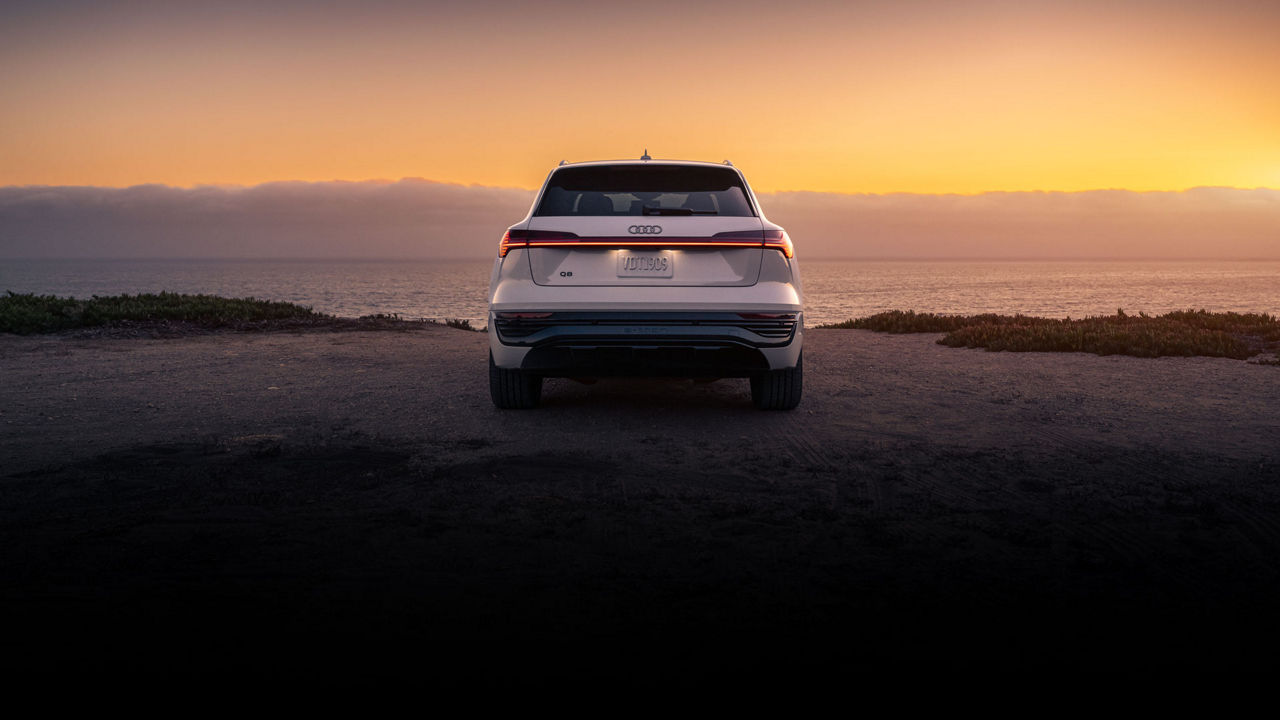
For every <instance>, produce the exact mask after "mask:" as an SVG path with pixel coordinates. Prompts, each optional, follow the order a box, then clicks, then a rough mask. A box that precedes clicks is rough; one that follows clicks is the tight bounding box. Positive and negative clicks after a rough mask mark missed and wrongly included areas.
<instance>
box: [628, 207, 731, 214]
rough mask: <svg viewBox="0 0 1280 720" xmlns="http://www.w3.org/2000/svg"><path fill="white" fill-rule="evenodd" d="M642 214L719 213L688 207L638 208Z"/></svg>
mask: <svg viewBox="0 0 1280 720" xmlns="http://www.w3.org/2000/svg"><path fill="white" fill-rule="evenodd" d="M640 214H642V215H719V214H720V213H718V212H716V211H715V210H690V209H689V208H664V207H649V206H648V205H645V206H644V207H642V208H641V209H640Z"/></svg>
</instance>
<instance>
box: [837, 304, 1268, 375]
mask: <svg viewBox="0 0 1280 720" xmlns="http://www.w3.org/2000/svg"><path fill="white" fill-rule="evenodd" d="M819 328H852V329H865V330H875V331H879V332H888V333H924V332H942V333H946V334H945V335H944V336H943V337H942V338H940V339H939V340H938V344H940V345H947V346H950V347H967V348H978V347H981V348H986V349H987V350H993V351H1009V352H1087V353H1094V354H1097V355H1132V356H1136V357H1162V356H1193V355H1199V356H1208V357H1226V358H1235V359H1241V360H1243V359H1247V358H1251V357H1254V356H1256V355H1259V354H1261V353H1266V352H1275V351H1276V350H1277V349H1278V348H1280V320H1278V319H1277V318H1276V317H1274V316H1272V315H1267V314H1263V313H1235V312H1220V313H1214V312H1208V311H1207V310H1179V311H1174V312H1170V313H1165V314H1164V315H1158V316H1151V315H1148V314H1146V313H1145V312H1139V313H1138V314H1137V315H1130V314H1128V313H1126V312H1125V311H1124V309H1122V308H1121V309H1117V310H1116V314H1115V315H1100V316H1093V317H1086V318H1082V319H1075V320H1073V319H1071V318H1065V319H1054V318H1041V317H1031V316H1026V315H993V314H982V315H938V314H934V313H916V312H913V311H911V310H906V311H901V310H895V311H892V312H885V313H878V314H875V315H871V316H868V317H864V318H857V319H853V320H847V321H845V322H842V323H835V324H832V325H821V326H819ZM1257 362H1258V363H1259V364H1272V363H1271V362H1268V361H1261V360H1259V361H1257Z"/></svg>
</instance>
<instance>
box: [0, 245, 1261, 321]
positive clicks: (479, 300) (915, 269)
mask: <svg viewBox="0 0 1280 720" xmlns="http://www.w3.org/2000/svg"><path fill="white" fill-rule="evenodd" d="M491 267H492V263H491V262H490V261H487V260H486V261H470V260H447V261H429V260H353V261H333V260H0V291H5V290H9V291H12V292H17V293H38V294H52V295H71V296H75V297H81V298H87V297H90V296H92V295H114V294H119V293H140V292H159V291H161V290H168V291H171V292H181V293H212V294H216V295H224V296H228V297H256V298H260V299H270V300H283V301H287V302H293V303H298V304H301V305H307V306H310V307H312V308H315V309H316V310H318V311H321V312H326V313H332V314H334V315H339V316H344V317H359V316H361V315H370V314H375V313H395V314H398V315H400V316H401V317H404V318H412V319H418V318H430V319H445V318H461V319H466V320H470V321H471V322H472V324H473V325H475V326H476V327H481V326H483V325H485V324H486V320H485V295H486V292H487V291H488V285H489V271H490V269H491ZM801 271H802V274H803V281H804V290H805V323H806V325H819V324H823V323H830V322H838V321H841V320H846V319H848V318H851V317H860V316H864V315H869V314H872V313H876V312H881V311H884V310H908V309H911V310H917V311H922V312H923V311H930V312H941V313H981V312H995V313H1023V314H1028V315H1040V316H1044V317H1068V316H1070V317H1084V316H1086V315H1095V314H1109V313H1114V312H1115V311H1116V309H1117V308H1123V309H1124V310H1125V312H1128V313H1131V314H1136V313H1137V312H1139V311H1144V312H1147V313H1151V314H1155V313H1162V312H1168V311H1170V310H1186V309H1189V308H1194V309H1201V308H1203V309H1206V310H1213V311H1226V310H1234V311H1238V312H1265V313H1270V314H1273V315H1277V314H1280V261H1213V262H1208V261H1160V262H1157V261H1124V262H1116V261H1093V262H1078V261H1070V262H1068V261H1061V262H1043V261H948V262H934V261H929V262H923V261H920V262H914V261H903V262H897V261H894V262H890V261H853V260H825V261H824V260H807V261H802V265H801Z"/></svg>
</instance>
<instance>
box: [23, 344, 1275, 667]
mask: <svg viewBox="0 0 1280 720" xmlns="http://www.w3.org/2000/svg"><path fill="white" fill-rule="evenodd" d="M936 337H937V336H934V335H908V336H890V335H880V334H875V333H870V332H866V331H857V330H828V331H809V333H808V334H807V336H806V351H805V371H806V378H805V399H804V402H803V403H802V404H801V406H800V408H799V409H798V410H796V411H795V412H791V413H764V412H759V411H756V410H754V409H752V407H751V404H750V398H749V395H748V391H747V383H746V381H744V380H722V381H719V382H715V383H710V384H692V383H690V382H687V381H675V380H605V381H601V382H599V383H598V384H594V385H583V384H579V383H575V382H572V381H561V380H554V381H549V382H548V384H547V386H546V389H545V393H544V406H543V407H542V408H540V409H538V410H534V411H498V410H495V409H493V407H492V406H491V404H490V402H489V398H488V388H487V385H486V380H487V376H486V364H485V363H486V361H485V352H486V342H487V340H486V336H485V335H483V334H481V333H470V332H465V331H461V330H453V329H448V328H444V327H425V328H418V329H414V330H412V331H406V332H393V331H383V332H327V331H311V332H303V333H235V332H221V333H213V334H205V335H197V336H191V337H182V338H166V339H147V338H116V339H112V338H88V337H82V336H76V335H58V336H43V337H16V336H0V372H2V374H3V380H2V381H0V548H3V549H2V550H0V613H2V615H3V617H4V623H5V625H7V626H8V627H7V628H6V629H5V631H4V632H5V637H6V643H5V645H6V649H5V651H4V653H3V655H4V666H5V667H6V668H8V669H10V670H13V669H18V670H24V671H34V672H44V671H49V672H63V671H66V670H68V669H71V670H76V671H81V672H86V673H100V674H101V673H107V674H111V673H134V672H163V673H166V674H178V675H182V674H189V675H191V676H192V677H203V676H206V675H207V674H208V673H210V672H215V673H230V674H244V673H248V674H257V675H265V676H274V675H281V676H290V675H299V674H301V675H307V676H312V675H314V674H316V673H321V674H335V675H342V676H361V675H366V676H371V677H383V676H385V675H386V674H388V673H393V674H397V675H407V676H410V677H415V678H418V679H423V678H426V679H429V680H434V681H439V682H441V683H451V682H468V683H476V682H478V683H481V684H505V683H509V682H521V681H530V680H534V681H543V680H547V679H551V680H554V679H563V680H567V681H575V680H577V679H581V678H583V677H593V678H609V679H613V680H618V681H622V682H626V683H631V684H640V685H642V684H646V683H653V682H660V681H661V682H689V683H697V682H702V681H704V680H707V679H738V680H740V679H744V678H754V677H776V676H778V675H779V674H788V675H794V676H796V677H804V678H811V679H812V678H819V677H824V678H825V677H832V678H841V677H844V678H849V677H855V676H857V675H856V674H857V673H867V672H891V673H896V672H900V671H903V670H908V669H910V670H933V671H940V672H959V673H967V674H988V673H991V672H1017V671H1032V672H1040V671H1047V670H1083V671H1095V670H1096V671H1120V672H1148V671H1151V672H1165V671H1169V670H1196V671H1200V670H1228V671H1236V670H1262V671H1267V672H1271V671H1274V670H1275V666H1276V662H1275V657H1274V650H1273V648H1274V647H1275V645H1276V641H1277V640H1278V639H1280V631H1278V628H1280V622H1278V621H1277V619H1276V617H1275V615H1276V614H1275V612H1274V611H1275V608H1276V607H1277V601H1278V600H1280V368H1275V367H1265V366H1257V365H1249V364H1246V363H1243V362H1239V361H1233V360H1223V359H1208V358H1162V359H1156V360H1148V359H1137V358H1128V357H1096V356H1090V355H1061V354H1042V353H1026V354H1010V353H988V352H985V351H981V350H957V349H950V348H945V347H941V346H938V345H937V344H935V342H934V341H935V340H936Z"/></svg>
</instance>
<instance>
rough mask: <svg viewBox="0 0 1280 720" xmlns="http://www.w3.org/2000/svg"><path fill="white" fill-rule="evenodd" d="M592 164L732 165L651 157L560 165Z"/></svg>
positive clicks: (728, 163)
mask: <svg viewBox="0 0 1280 720" xmlns="http://www.w3.org/2000/svg"><path fill="white" fill-rule="evenodd" d="M592 165H692V166H698V167H721V168H722V167H733V165H732V164H731V163H730V162H729V161H727V160H726V161H725V162H722V163H717V162H706V161H703V160H664V159H661V158H653V159H651V160H636V159H634V158H631V159H627V160H587V161H584V162H562V163H560V167H590V166H592Z"/></svg>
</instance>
